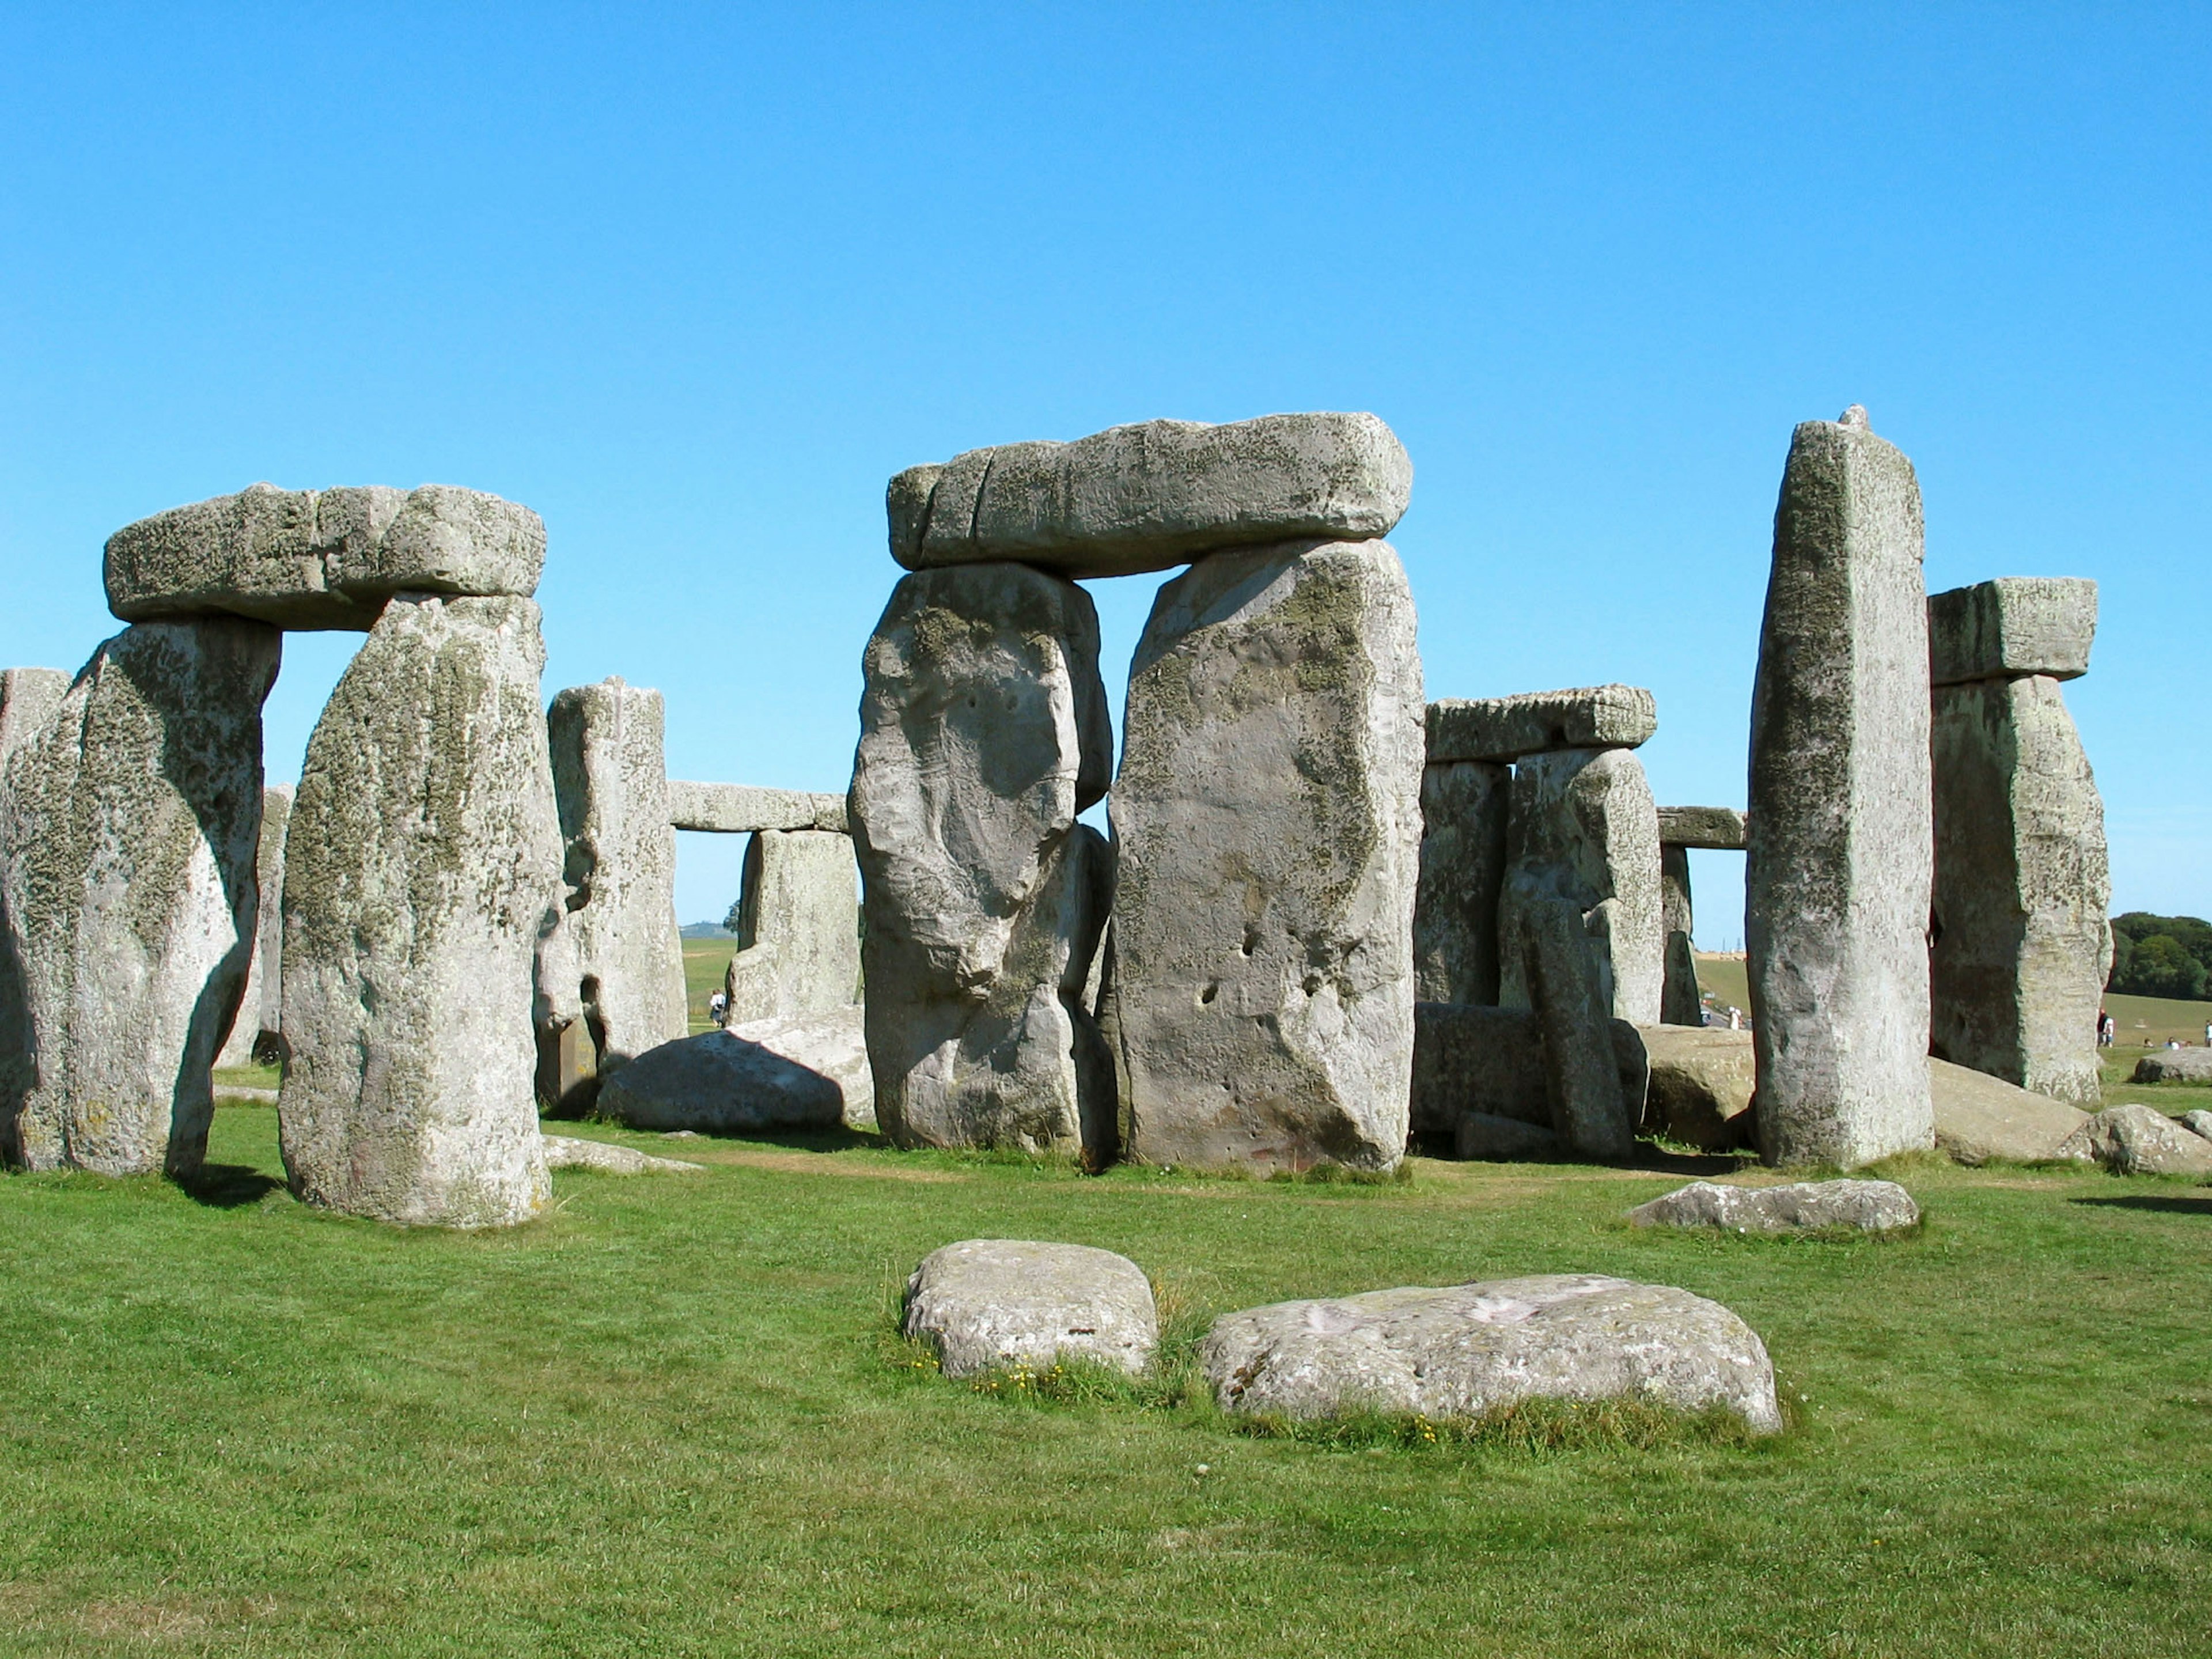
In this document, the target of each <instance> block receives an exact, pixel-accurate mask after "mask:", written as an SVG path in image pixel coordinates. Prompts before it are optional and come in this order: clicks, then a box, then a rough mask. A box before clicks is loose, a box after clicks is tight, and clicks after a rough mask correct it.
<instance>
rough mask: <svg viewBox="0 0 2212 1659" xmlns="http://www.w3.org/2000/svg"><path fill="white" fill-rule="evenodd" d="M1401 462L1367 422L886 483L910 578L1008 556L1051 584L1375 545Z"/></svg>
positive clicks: (1037, 455) (1148, 439) (1154, 436)
mask: <svg viewBox="0 0 2212 1659" xmlns="http://www.w3.org/2000/svg"><path fill="white" fill-rule="evenodd" d="M1412 490H1413V462H1412V461H1411V460H1410V459H1407V454H1406V450H1405V446H1403V445H1402V444H1401V443H1400V442H1399V441H1398V440H1397V436H1396V435H1395V434H1394V433H1393V432H1392V431H1391V430H1390V428H1389V427H1387V426H1385V425H1384V424H1383V422H1382V421H1380V420H1379V419H1377V418H1376V416H1372V415H1338V414H1310V415H1263V416H1261V417H1260V418H1259V419H1257V420H1252V421H1238V422H1234V423H1232V424H1231V425H1228V426H1206V425H1203V424H1201V423H1200V422H1194V421H1146V422H1143V423H1141V424H1139V425H1135V426H1117V427H1111V428H1108V429H1107V430H1106V431H1104V432H1100V433H1097V434H1094V435H1092V436H1091V437H1088V438H1081V439H1079V440H1077V441H1075V442H1073V443H1065V444H1063V443H1021V444H1006V445H1003V446H1001V447H998V448H995V449H971V450H969V451H968V452H967V453H964V454H961V455H956V456H954V457H953V458H952V459H951V460H950V461H948V462H946V463H945V465H942V466H918V467H910V468H908V470H907V471H904V472H902V473H900V474H899V475H898V476H897V477H895V478H893V479H892V480H891V483H890V491H889V493H888V495H887V496H886V498H885V505H886V507H887V508H888V510H889V513H890V532H891V556H892V557H894V558H896V560H897V561H898V562H900V563H901V564H902V565H904V566H905V567H906V568H908V569H909V570H922V569H927V568H931V567H933V566H939V565H950V564H965V563H971V562H984V561H994V560H1002V559H1018V560H1020V561H1021V562H1024V563H1025V564H1033V565H1036V566H1038V567H1039V568H1043V569H1047V570H1050V571H1053V572H1054V573H1055V574H1060V575H1063V576H1084V577H1089V576H1126V575H1132V574H1136V573H1138V572H1139V571H1146V570H1166V569H1170V568H1173V567H1174V566H1176V565H1179V564H1187V563H1188V562H1190V561H1191V560H1192V559H1194V558H1196V557H1198V556H1200V555H1201V554H1206V553H1212V552H1216V551H1218V550H1221V549H1223V548H1229V547H1249V546H1254V545H1259V544H1267V543H1271V542H1282V541H1288V540H1291V538H1297V537H1312V538H1323V539H1336V540H1343V541H1354V540H1360V539H1364V538H1372V537H1377V536H1387V535H1389V533H1390V527H1391V526H1393V525H1395V524H1396V523H1397V522H1398V520H1399V519H1400V518H1401V517H1402V516H1403V515H1404V513H1405V511H1406V501H1407V497H1408V495H1410V494H1411V492H1412Z"/></svg>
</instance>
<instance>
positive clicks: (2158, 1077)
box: [2128, 1048, 2212, 1083]
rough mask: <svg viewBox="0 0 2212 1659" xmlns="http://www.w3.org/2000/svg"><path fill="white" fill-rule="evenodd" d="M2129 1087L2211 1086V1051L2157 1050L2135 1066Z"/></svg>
mask: <svg viewBox="0 0 2212 1659" xmlns="http://www.w3.org/2000/svg"><path fill="white" fill-rule="evenodd" d="M2128 1080H2129V1081H2130V1082H2131V1083H2212V1048H2158V1049H2154V1050H2153V1051H2152V1052H2151V1053H2149V1054H2145V1055H2144V1056H2143V1057H2142V1059H2141V1060H2137V1061H2136V1069H2135V1073H2134V1075H2133V1076H2131V1077H2130V1079H2128Z"/></svg>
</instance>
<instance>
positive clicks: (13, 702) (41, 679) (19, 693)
mask: <svg viewBox="0 0 2212 1659" xmlns="http://www.w3.org/2000/svg"><path fill="white" fill-rule="evenodd" d="M69 689H70V677H69V676H68V675H67V674H64V672H63V671H61V670H60V669H58V668H9V669H6V670H0V768H4V767H5V766H6V765H7V763H8V757H9V755H11V754H13V753H14V752H15V750H17V749H18V748H20V747H21V745H22V744H23V743H24V742H25V741H26V740H27V738H29V737H30V735H31V734H32V733H33V732H36V731H37V730H38V729H39V728H40V726H43V725H45V724H46V717H47V716H48V715H50V714H52V713H53V712H54V710H55V709H57V708H59V707H60V706H61V701H62V699H63V698H64V696H67V695H68V694H69Z"/></svg>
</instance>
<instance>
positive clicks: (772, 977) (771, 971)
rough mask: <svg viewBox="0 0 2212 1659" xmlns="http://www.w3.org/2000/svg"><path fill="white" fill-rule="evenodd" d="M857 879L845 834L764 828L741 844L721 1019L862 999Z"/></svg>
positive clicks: (798, 1011)
mask: <svg viewBox="0 0 2212 1659" xmlns="http://www.w3.org/2000/svg"><path fill="white" fill-rule="evenodd" d="M729 926H730V927H731V930H732V932H734V933H736V934H737V936H738V943H737V948H736V950H735V951H733V952H732V955H731V957H730V966H729V969H728V972H727V973H726V975H724V977H723V986H724V989H725V990H726V993H727V995H728V998H729V1013H728V1019H729V1023H730V1024H732V1025H737V1024H744V1022H746V1021H748V1020H756V1019H786V1018H792V1017H793V1016H795V1015H802V1014H819V1013H826V1012H829V1010H830V1009H833V1008H842V1007H844V1006H846V1005H848V1003H853V1002H857V1001H859V1000H860V875H859V872H858V870H857V868H856V867H855V866H854V862H853V842H852V838H851V837H850V836H843V835H839V834H837V833H836V832H835V831H832V830H828V829H763V830H760V831H757V832H756V833H755V835H754V836H753V838H752V841H751V842H750V845H748V846H747V847H746V848H745V872H744V889H743V891H742V893H741V895H740V896H739V897H738V903H737V906H736V908H734V909H733V910H732V913H731V915H730V921H729Z"/></svg>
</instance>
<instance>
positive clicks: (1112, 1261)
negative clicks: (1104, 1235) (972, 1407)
mask: <svg viewBox="0 0 2212 1659" xmlns="http://www.w3.org/2000/svg"><path fill="white" fill-rule="evenodd" d="M902 1328H903V1329H904V1331H905V1332H906V1334H907V1335H908V1336H910V1337H913V1338H915V1339H917V1340H921V1341H924V1342H927V1343H928V1344H929V1345H930V1346H932V1347H933V1348H935V1349H936V1350H937V1358H938V1363H939V1365H940V1366H941V1367H942V1368H943V1370H944V1372H945V1376H973V1375H975V1373H976V1372H978V1371H990V1370H1000V1369H1001V1368H1003V1367H1008V1366H1012V1365H1018V1364H1020V1365H1028V1366H1030V1367H1031V1368H1032V1369H1036V1368H1042V1367H1044V1366H1048V1365H1050V1364H1053V1363H1054V1361H1058V1360H1069V1359H1091V1360H1097V1361H1098V1362H1100V1363H1102V1364H1108V1365H1113V1366H1117V1367H1119V1368H1120V1369H1121V1370H1125V1371H1127V1372H1130V1373H1131V1374H1135V1373H1137V1372H1139V1371H1142V1370H1144V1369H1145V1367H1146V1365H1148V1364H1151V1363H1152V1351H1153V1350H1154V1349H1155V1348H1157V1347H1158V1346H1159V1340H1160V1337H1159V1317H1158V1313H1157V1311H1156V1310H1154V1308H1153V1306H1152V1285H1149V1284H1148V1283H1146V1279H1145V1274H1144V1270H1143V1269H1142V1268H1140V1267H1138V1266H1137V1264H1136V1263H1135V1262H1133V1261H1130V1260H1129V1259H1128V1257H1127V1256H1121V1255H1115V1254H1114V1253H1113V1252H1112V1251H1111V1250H1096V1249H1091V1248H1090V1247H1089V1246H1087V1245H1083V1244H1039V1243H1031V1242H1030V1241H1029V1240H1026V1239H1016V1238H970V1239H967V1240H964V1241H963V1242H962V1243H958V1244H947V1245H945V1247H944V1248H943V1249H936V1250H932V1251H931V1252H930V1253H929V1254H928V1255H926V1256H924V1257H923V1258H922V1259H921V1266H920V1267H916V1268H915V1270H914V1276H913V1277H912V1278H911V1279H908V1280H907V1285H906V1317H905V1322H904V1323H903V1326H902Z"/></svg>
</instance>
